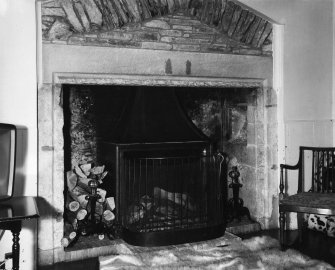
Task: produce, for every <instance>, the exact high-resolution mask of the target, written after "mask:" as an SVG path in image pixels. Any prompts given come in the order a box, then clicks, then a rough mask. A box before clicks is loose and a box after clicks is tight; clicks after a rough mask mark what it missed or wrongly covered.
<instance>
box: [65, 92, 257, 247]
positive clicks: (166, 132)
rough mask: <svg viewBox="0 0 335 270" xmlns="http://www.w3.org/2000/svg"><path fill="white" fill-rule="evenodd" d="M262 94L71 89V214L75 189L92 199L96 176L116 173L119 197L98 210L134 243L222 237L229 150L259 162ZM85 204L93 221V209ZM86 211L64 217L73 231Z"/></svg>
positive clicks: (110, 181) (106, 186) (107, 190)
mask: <svg viewBox="0 0 335 270" xmlns="http://www.w3.org/2000/svg"><path fill="white" fill-rule="evenodd" d="M257 91H258V90H257V89H255V88H183V87H177V88H173V87H148V86H146V87H143V86H117V85H113V86H102V85H63V89H62V97H63V98H62V100H63V109H64V168H65V175H66V180H67V181H66V187H67V190H66V192H65V194H66V199H65V208H66V209H65V213H69V212H71V211H69V204H70V202H71V201H73V199H74V198H73V197H74V196H73V192H71V191H73V189H74V188H77V190H75V191H76V192H75V193H76V196H77V197H78V196H79V197H80V196H81V198H83V197H84V198H87V195H89V194H90V189H89V188H87V186H88V180H87V179H90V177H100V178H101V174H102V173H106V174H105V176H104V178H103V179H99V187H100V189H102V190H103V191H104V193H103V197H104V198H103V199H104V200H106V201H107V199H108V198H113V200H112V201H109V202H108V204H107V206H106V203H105V204H102V205H103V206H102V207H101V206H99V207H98V205H99V201H98V202H97V204H96V205H95V208H96V209H95V212H96V213H95V214H97V218H99V217H102V219H103V217H104V211H105V210H106V209H107V210H109V211H111V213H112V215H114V217H113V219H112V222H111V223H112V224H118V225H119V226H120V227H121V229H122V233H121V234H120V236H121V237H122V238H123V239H125V240H126V241H128V242H130V243H133V244H137V245H149V246H150V245H160V244H167V243H168V244H169V243H180V242H191V241H198V240H202V239H208V238H213V237H217V236H219V235H222V234H223V233H224V231H225V227H226V216H225V213H226V209H225V207H226V204H225V203H226V201H227V197H228V196H229V194H228V189H227V170H228V167H227V165H228V164H227V160H226V156H224V157H223V156H222V153H226V154H227V157H228V156H229V159H230V160H231V161H233V163H234V164H233V165H236V164H235V163H236V162H237V163H239V164H241V166H242V167H243V165H244V164H243V162H245V160H247V159H249V158H250V157H249V156H250V153H249V152H250V149H248V142H249V143H250V136H251V137H252V133H251V134H250V132H248V131H249V130H250V125H251V124H255V119H254V117H253V116H254V115H255V111H256V103H257V102H256V101H257ZM248 137H249V138H248ZM248 153H249V154H248ZM246 167H248V165H246ZM102 168H103V169H102ZM242 169H243V168H242ZM85 170H86V171H85ZM97 170H98V171H99V170H100V173H101V174H100V175H98V176H97V175H94V173H92V171H93V172H94V171H97ZM247 170H248V169H246V171H247ZM85 176H86V178H85ZM82 178H84V180H83V179H82ZM71 180H72V182H71ZM248 181H252V179H251V180H250V179H249V180H248ZM85 183H86V184H87V185H86V186H85ZM78 186H79V188H78ZM80 192H82V194H81V193H80ZM77 199H78V198H77ZM79 204H80V209H83V210H86V213H85V212H84V214H83V215H84V219H83V220H84V221H85V219H87V220H86V221H88V219H90V215H89V213H87V210H88V212H90V211H91V212H92V209H88V208H89V207H88V204H87V202H86V203H85V201H84V203H82V202H80V203H79ZM76 211H77V212H76V215H77V216H75V217H74V218H73V215H71V214H72V213H71V214H69V215H65V217H64V219H65V230H64V231H65V235H69V233H70V232H72V231H73V230H76V229H77V230H78V223H80V222H82V221H81V220H78V209H77V210H76ZM99 213H100V216H99ZM71 216H72V217H71ZM80 218H81V217H80ZM91 219H92V217H91ZM74 220H77V221H76V222H74ZM74 223H75V224H74ZM107 223H108V222H107ZM107 223H106V224H107ZM77 233H80V234H86V233H89V232H87V231H84V233H83V231H77ZM67 238H69V237H67ZM69 240H71V239H69Z"/></svg>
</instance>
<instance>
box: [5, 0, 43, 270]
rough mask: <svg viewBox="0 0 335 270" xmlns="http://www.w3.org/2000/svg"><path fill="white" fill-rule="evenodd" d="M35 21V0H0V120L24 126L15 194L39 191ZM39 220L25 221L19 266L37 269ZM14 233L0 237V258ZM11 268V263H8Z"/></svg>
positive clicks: (7, 250) (28, 193) (34, 194)
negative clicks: (35, 266)
mask: <svg viewBox="0 0 335 270" xmlns="http://www.w3.org/2000/svg"><path fill="white" fill-rule="evenodd" d="M35 29H36V23H35V1H34V0H15V1H13V0H0V35H1V40H0V63H1V64H0V122H5V123H12V124H16V125H20V126H24V127H25V128H24V129H23V133H24V136H23V137H22V140H21V144H20V145H21V150H20V152H21V153H22V154H20V156H19V159H20V160H21V162H22V163H23V164H22V166H21V165H20V166H19V168H18V172H17V177H16V179H17V181H16V185H15V194H16V195H31V196H36V194H37V124H36V123H37V104H36V103H37V98H36V95H37V91H36V53H35V52H36V38H35V37H36V31H35ZM36 228H37V226H36V221H27V222H24V223H23V229H22V231H21V236H20V239H21V241H20V244H21V254H20V263H21V265H20V266H21V267H20V269H28V270H29V269H34V262H35V255H36V252H35V248H36ZM11 242H12V236H11V233H10V232H6V233H5V235H4V236H3V238H2V239H1V240H0V261H2V260H3V259H4V257H3V256H4V253H7V252H10V251H11ZM7 267H8V269H9V265H8V266H7Z"/></svg>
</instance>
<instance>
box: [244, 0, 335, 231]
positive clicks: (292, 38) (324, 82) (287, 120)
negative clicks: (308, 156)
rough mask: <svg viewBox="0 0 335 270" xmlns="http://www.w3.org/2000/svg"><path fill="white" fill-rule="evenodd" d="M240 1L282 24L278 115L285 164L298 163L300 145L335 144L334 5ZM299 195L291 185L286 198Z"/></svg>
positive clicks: (307, 0)
mask: <svg viewBox="0 0 335 270" xmlns="http://www.w3.org/2000/svg"><path fill="white" fill-rule="evenodd" d="M240 2H242V3H244V4H245V5H247V6H249V7H251V8H253V9H255V10H257V11H259V12H261V13H263V14H265V15H266V16H268V17H270V18H272V19H273V20H275V21H276V22H278V23H280V24H283V28H284V30H283V37H282V40H283V59H282V61H283V74H282V77H283V81H282V87H283V103H282V104H279V108H280V109H279V111H282V114H283V115H282V118H283V119H284V125H283V128H284V129H285V130H284V131H282V132H279V134H281V133H282V134H283V136H284V138H282V139H283V142H284V145H285V158H284V161H286V163H288V164H295V163H296V162H297V161H298V147H299V146H301V145H310V146H333V145H335V136H334V132H335V127H334V117H335V109H334V102H335V94H334V93H335V90H334V86H333V78H334V74H335V73H334V72H335V71H334V56H333V55H334V54H333V50H334V36H335V35H334V24H333V21H334V14H335V12H334V10H335V9H334V4H333V1H332V0H323V1H313V0H281V1H276V0H240ZM276 75H277V74H274V76H276ZM292 177H294V175H292ZM296 191H297V185H291V186H290V188H289V190H288V193H295V192H296ZM293 220H294V219H293ZM291 226H292V227H295V226H296V224H295V222H293V223H292V224H291Z"/></svg>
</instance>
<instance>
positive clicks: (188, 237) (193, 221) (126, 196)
mask: <svg viewBox="0 0 335 270" xmlns="http://www.w3.org/2000/svg"><path fill="white" fill-rule="evenodd" d="M110 146H111V144H110ZM142 146H143V145H142ZM104 148H105V149H106V147H104ZM112 148H114V150H115V151H114V153H113V154H112V155H110V156H113V157H115V158H116V159H115V160H114V162H113V163H114V164H115V165H116V167H117V169H116V175H115V178H116V179H115V180H116V197H117V198H116V204H117V209H118V214H117V216H118V219H119V222H120V224H121V226H122V228H123V233H122V238H123V239H125V240H126V241H127V242H129V243H131V244H135V245H144V246H152V245H163V244H171V243H173V244H176V243H182V242H192V241H200V240H204V239H210V238H214V237H218V236H221V235H223V234H224V231H225V226H226V224H225V223H226V221H225V203H226V201H227V191H226V187H227V182H226V175H227V168H226V163H225V157H224V156H223V155H221V154H215V155H211V154H206V151H202V150H201V151H200V148H199V147H198V148H193V149H191V150H190V149H187V151H185V150H186V149H174V150H167V149H163V151H162V149H159V148H158V149H157V148H152V147H149V148H150V149H148V147H144V148H143V149H141V147H140V148H137V147H136V149H129V145H128V146H126V147H125V145H121V146H120V145H117V146H115V147H112ZM130 148H133V147H130ZM170 149H171V148H170ZM195 149H196V150H195ZM207 153H208V152H207Z"/></svg>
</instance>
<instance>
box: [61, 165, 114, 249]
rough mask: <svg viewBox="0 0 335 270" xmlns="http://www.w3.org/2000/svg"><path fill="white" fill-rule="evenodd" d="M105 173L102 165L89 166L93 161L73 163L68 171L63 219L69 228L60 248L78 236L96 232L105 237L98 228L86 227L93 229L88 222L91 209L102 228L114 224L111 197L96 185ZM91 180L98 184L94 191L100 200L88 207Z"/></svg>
mask: <svg viewBox="0 0 335 270" xmlns="http://www.w3.org/2000/svg"><path fill="white" fill-rule="evenodd" d="M107 174H108V172H107V171H105V166H95V167H92V164H84V165H80V166H76V167H75V168H74V169H73V171H69V172H67V188H68V192H67V198H66V209H65V214H66V215H65V221H66V222H67V223H69V224H70V225H71V229H70V230H68V231H67V232H66V233H65V236H64V237H63V239H62V241H61V244H62V246H63V247H68V246H69V245H70V244H71V243H72V242H74V241H76V239H78V237H79V236H80V235H86V234H92V233H93V234H95V233H96V234H98V235H99V239H103V238H104V235H103V233H102V231H101V230H99V231H97V232H88V226H89V225H90V227H91V228H92V226H91V225H92V224H89V221H90V220H89V219H90V215H91V213H92V211H94V214H95V216H96V217H97V222H100V223H101V226H102V227H104V228H106V227H107V228H108V227H111V226H112V225H113V220H114V219H115V214H114V213H113V211H114V209H115V201H114V197H107V198H106V194H107V192H106V190H104V189H102V188H99V184H101V183H102V182H103V179H104V178H105V177H106V175H107ZM90 181H95V182H97V184H98V188H97V189H96V193H97V194H98V195H99V199H98V200H97V201H96V204H95V209H91V204H90V203H89V199H90V196H91V195H92V193H93V192H94V191H92V188H91V187H90ZM94 225H95V224H94ZM101 226H100V227H101ZM93 227H95V226H93Z"/></svg>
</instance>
